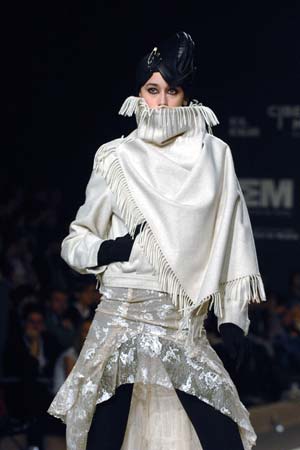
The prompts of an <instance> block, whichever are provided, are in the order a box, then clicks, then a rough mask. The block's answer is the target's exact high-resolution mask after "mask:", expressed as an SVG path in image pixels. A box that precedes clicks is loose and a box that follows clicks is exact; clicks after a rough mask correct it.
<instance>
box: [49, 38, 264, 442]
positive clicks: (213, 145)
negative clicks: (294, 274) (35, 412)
mask: <svg viewBox="0 0 300 450" xmlns="http://www.w3.org/2000/svg"><path fill="white" fill-rule="evenodd" d="M193 54H194V43H193V41H192V39H191V37H190V36H189V35H188V34H186V33H184V32H179V33H176V35H175V36H172V37H171V38H170V39H168V40H166V41H165V42H163V43H161V44H160V45H159V47H158V48H157V47H155V48H154V49H153V50H152V52H150V53H149V54H147V55H146V56H145V57H144V58H143V59H142V60H141V62H140V63H139V65H138V68H137V89H138V93H139V95H138V96H136V97H135V96H133V97H129V98H128V99H127V100H126V101H125V102H124V104H123V106H122V108H121V110H120V113H121V114H123V115H129V116H130V115H132V114H135V115H136V119H137V124H138V126H137V129H136V130H134V131H133V132H132V133H130V134H129V136H127V137H125V138H123V137H122V138H120V139H116V140H114V141H111V142H109V143H107V144H105V145H103V146H102V147H100V149H99V150H98V152H97V153H96V156H95V161H94V167H93V172H92V175H91V178H90V180H89V183H88V186H87V190H86V199H85V203H84V205H82V206H81V207H80V208H79V210H78V212H77V216H76V218H75V220H74V221H73V222H72V223H71V225H70V234H69V235H68V236H67V237H66V238H65V239H64V241H63V243H62V257H63V258H64V259H65V261H66V262H67V263H68V264H69V265H70V266H71V267H72V268H73V269H75V270H77V271H78V272H80V273H83V274H84V273H94V274H96V277H97V279H98V281H99V283H101V287H100V291H101V293H102V301H101V304H100V305H99V307H98V308H97V311H96V314H95V318H94V320H93V323H92V325H91V328H90V331H89V334H88V336H87V339H86V341H85V344H84V346H83V349H82V351H81V354H80V356H79V359H78V361H77V363H76V365H75V367H74V368H73V370H72V372H71V374H70V375H69V377H68V379H67V380H66V382H65V383H64V385H63V386H62V388H61V389H60V391H59V392H58V394H57V396H56V398H55V399H54V401H53V403H52V404H51V406H50V408H49V412H50V413H51V414H53V415H55V416H56V417H59V418H61V419H62V420H64V421H65V422H66V424H67V443H68V449H69V450H73V449H74V450H75V449H76V450H85V449H87V450H93V449H96V448H98V449H101V450H104V449H116V450H119V449H120V448H121V446H122V450H144V449H147V450H152V449H153V450H154V449H155V450H169V449H172V450H174V449H178V450H179V449H180V450H195V449H197V450H199V449H204V450H217V449H218V450H220V449H222V450H225V449H227V450H241V449H246V450H249V449H251V448H252V446H253V445H254V444H255V440H256V435H255V432H254V430H253V428H252V426H251V423H250V421H249V414H248V411H247V410H246V408H245V407H244V405H243V404H242V403H241V402H240V400H239V397H238V393H237V391H236V388H235V386H234V384H233V382H232V380H231V379H230V377H229V374H228V373H227V371H226V370H225V368H224V366H223V364H222V362H221V361H220V359H219V358H218V356H217V355H216V353H215V352H214V350H213V349H212V347H211V346H210V344H209V342H208V340H207V338H206V334H205V329H204V326H203V322H204V319H205V317H206V315H207V310H208V307H210V308H211V307H214V312H215V314H216V315H217V317H218V327H219V331H220V333H221V335H222V337H223V340H224V343H225V346H227V348H228V350H229V351H230V353H231V355H232V356H233V357H235V358H236V362H237V365H238V364H239V363H240V361H241V358H242V355H243V348H244V347H243V344H244V335H246V334H247V333H248V328H249V319H248V306H247V305H248V303H249V302H250V301H257V302H260V301H261V300H265V294H264V287H263V283H262V280H261V277H260V274H259V269H258V264H257V257H256V251H255V246H254V240H253V236H252V230H251V224H250V220H249V215H248V211H247V207H246V205H245V201H244V198H243V194H242V191H241V188H240V186H239V183H238V180H237V177H236V175H235V171H234V166H233V161H232V156H231V152H230V149H229V147H228V145H227V144H226V143H225V142H223V141H222V140H220V139H218V138H216V137H214V136H213V135H212V132H211V127H212V126H213V125H216V124H217V123H218V121H217V118H216V116H215V115H214V113H213V112H212V111H211V110H210V109H209V108H207V107H205V106H203V105H202V104H199V103H198V102H195V101H193V102H189V100H190V96H191V95H192V88H193V80H194V74H195V70H196V68H195V65H194V56H193ZM207 130H208V131H207ZM131 399H132V401H131ZM130 402H131V404H130ZM96 405H97V406H96ZM129 406H130V413H129ZM128 414H129V417H128ZM127 419H128V420H127ZM192 425H193V426H192ZM122 443H123V444H122Z"/></svg>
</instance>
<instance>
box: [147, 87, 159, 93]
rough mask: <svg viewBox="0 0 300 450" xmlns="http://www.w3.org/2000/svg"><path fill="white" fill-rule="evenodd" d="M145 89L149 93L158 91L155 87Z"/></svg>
mask: <svg viewBox="0 0 300 450" xmlns="http://www.w3.org/2000/svg"><path fill="white" fill-rule="evenodd" d="M147 91H148V92H149V94H157V92H158V91H157V89H156V88H155V87H149V88H148V89H147Z"/></svg>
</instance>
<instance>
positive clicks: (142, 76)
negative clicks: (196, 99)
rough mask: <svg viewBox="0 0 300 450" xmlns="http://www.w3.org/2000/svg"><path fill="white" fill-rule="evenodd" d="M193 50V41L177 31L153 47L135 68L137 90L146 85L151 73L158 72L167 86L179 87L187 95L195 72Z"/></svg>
mask: <svg viewBox="0 0 300 450" xmlns="http://www.w3.org/2000/svg"><path fill="white" fill-rule="evenodd" d="M194 48H195V44H194V41H193V40H192V38H191V36H190V35H189V34H187V33H185V32H184V31H179V32H178V33H176V34H175V35H173V36H171V37H170V38H169V39H167V40H165V41H163V42H162V43H161V44H159V45H158V47H154V49H153V50H152V51H151V52H150V53H148V54H147V55H146V56H144V57H143V58H142V59H141V61H140V62H139V64H138V66H137V70H136V87H137V89H138V90H139V89H140V87H141V86H143V85H144V84H145V83H146V81H147V80H148V79H149V78H150V77H151V75H152V74H153V72H160V74H161V76H162V77H163V78H164V79H165V80H166V82H167V83H168V84H170V85H171V86H181V87H182V88H183V89H184V91H185V94H187V95H189V94H190V90H191V87H192V83H193V79H194V75H195V72H196V67H195V64H194Z"/></svg>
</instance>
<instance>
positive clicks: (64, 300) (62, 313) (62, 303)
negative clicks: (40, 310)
mask: <svg viewBox="0 0 300 450" xmlns="http://www.w3.org/2000/svg"><path fill="white" fill-rule="evenodd" d="M46 326H47V329H48V331H49V333H50V334H51V335H52V336H54V337H55V339H56V340H57V341H58V343H59V345H60V346H61V349H62V350H65V349H67V348H69V347H70V346H71V345H72V343H73V340H74V336H75V324H74V322H73V321H72V314H71V310H70V307H69V295H68V294H67V292H65V291H63V290H61V289H55V288H54V289H52V290H50V292H49V297H48V300H47V308H46Z"/></svg>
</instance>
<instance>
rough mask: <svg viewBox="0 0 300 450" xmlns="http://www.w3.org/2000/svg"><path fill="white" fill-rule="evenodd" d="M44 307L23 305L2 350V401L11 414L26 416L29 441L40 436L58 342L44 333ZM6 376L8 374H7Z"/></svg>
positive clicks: (18, 416)
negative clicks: (15, 328) (15, 330)
mask: <svg viewBox="0 0 300 450" xmlns="http://www.w3.org/2000/svg"><path fill="white" fill-rule="evenodd" d="M44 319H45V317H44V311H43V309H42V308H41V307H39V306H37V305H34V304H32V305H27V307H26V308H25V309H24V311H23V316H22V323H21V324H20V328H19V332H18V333H16V334H15V335H9V338H8V341H7V345H6V349H5V354H4V374H5V376H6V377H7V378H6V380H7V389H6V403H7V409H8V414H9V415H10V416H12V417H17V418H20V419H23V420H24V421H25V420H29V421H30V423H31V425H30V426H29V428H28V439H29V443H30V442H32V443H34V444H37V443H38V442H41V439H42V429H43V422H44V420H45V419H44V417H45V411H46V409H47V407H48V405H49V402H50V400H51V392H50V381H51V379H52V376H53V369H54V363H55V360H56V358H57V355H58V351H59V348H58V345H57V342H56V341H55V340H54V338H53V337H51V336H50V335H49V333H47V330H46V327H45V320H44ZM8 377H10V378H8Z"/></svg>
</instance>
